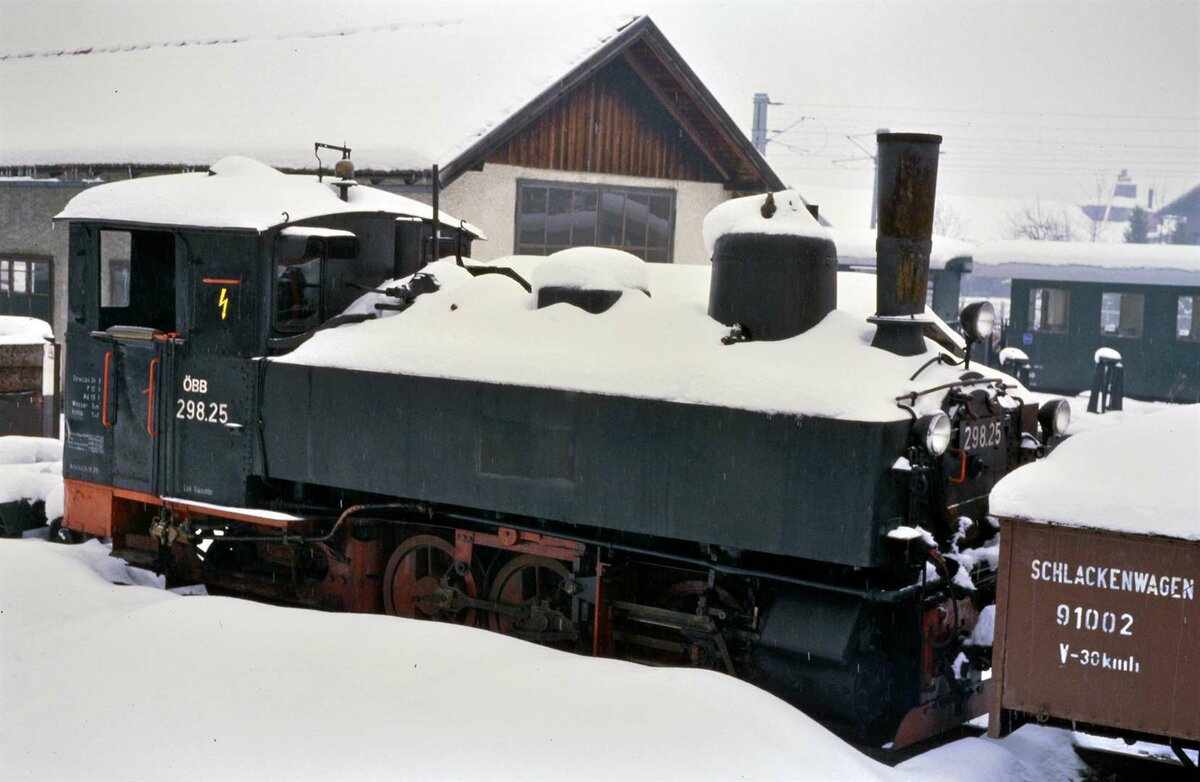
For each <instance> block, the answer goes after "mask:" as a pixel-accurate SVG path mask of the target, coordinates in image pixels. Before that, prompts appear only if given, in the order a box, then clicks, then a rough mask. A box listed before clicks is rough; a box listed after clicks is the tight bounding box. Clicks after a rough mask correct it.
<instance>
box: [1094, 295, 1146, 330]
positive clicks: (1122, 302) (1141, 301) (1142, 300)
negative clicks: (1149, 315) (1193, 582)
mask: <svg viewBox="0 0 1200 782" xmlns="http://www.w3.org/2000/svg"><path fill="white" fill-rule="evenodd" d="M1145 311H1146V297H1145V296H1143V295H1142V294H1140V293H1105V294H1102V295H1101V297H1100V331H1101V333H1102V334H1104V335H1105V336H1109V337H1140V336H1142V319H1143V316H1144V314H1145Z"/></svg>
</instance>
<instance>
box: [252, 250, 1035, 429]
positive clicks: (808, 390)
mask: <svg viewBox="0 0 1200 782" xmlns="http://www.w3.org/2000/svg"><path fill="white" fill-rule="evenodd" d="M544 260H545V259H542V258H530V257H522V256H516V257H512V258H504V259H500V260H498V261H495V262H494V263H495V264H496V265H503V266H511V267H513V268H514V269H516V270H517V271H518V272H519V273H520V274H522V275H523V276H524V277H526V278H527V279H529V278H530V277H531V276H533V271H534V269H535V268H536V266H537V265H538V264H539V263H541V262H543V261H544ZM426 271H427V272H429V273H431V274H433V275H435V276H436V277H437V278H438V280H439V281H440V282H441V284H442V288H441V290H439V291H437V292H435V293H431V294H426V295H423V296H421V297H419V298H418V299H417V300H416V302H415V303H414V304H413V305H412V307H410V308H409V309H408V310H406V311H404V312H403V313H400V314H398V315H395V316H392V317H386V318H383V319H378V320H371V321H367V322H364V323H359V324H354V325H347V326H340V327H338V328H334V329H330V330H327V331H322V332H318V333H317V334H315V335H314V336H313V337H312V338H311V339H310V340H309V341H308V342H306V343H305V344H303V345H301V346H300V347H299V348H297V349H296V350H295V351H294V352H292V353H290V354H288V355H286V356H283V357H281V358H278V359H274V360H276V361H281V362H285V363H293V364H307V365H314V366H326V367H341V368H345V369H354V370H362V371H368V372H397V373H405V374H413V375H420V376H425V377H439V378H455V379H462V380H475V381H485V382H493V383H500V384H512V385H528V386H533V387H541V388H557V389H563V390H575V391H583V392H590V393H598V394H610V395H617V396H630V397H640V398H652V399H664V400H670V401H676V402H686V403H695V404H705V405H720V406H728V407H735V408H741V409H748V410H759V411H765V412H785V413H793V414H809V415H821V416H828V417H833V418H844V419H850V420H859V421H894V420H905V419H907V418H908V413H906V412H905V411H903V410H901V409H900V408H899V407H897V406H896V401H895V397H897V396H899V395H901V394H904V393H907V392H909V391H913V390H922V389H927V388H931V387H933V386H937V385H940V384H942V383H947V382H952V381H953V380H955V379H957V377H958V375H960V374H961V373H962V369H961V368H958V369H953V368H950V367H946V366H943V365H940V364H937V365H934V366H930V367H928V368H927V369H925V370H924V371H923V372H922V373H921V374H920V376H919V377H918V378H917V380H916V381H913V382H910V381H909V380H908V378H909V377H910V376H911V375H913V373H914V372H916V371H917V369H918V368H919V367H920V366H921V365H922V364H924V363H925V362H927V361H928V360H929V359H930V358H932V357H933V356H934V355H936V351H937V350H938V348H937V346H936V345H935V344H934V343H932V342H929V343H928V346H929V352H928V353H927V354H925V355H921V356H910V357H901V356H896V355H893V354H891V353H888V352H886V351H883V350H879V349H876V348H872V347H871V346H870V340H871V337H872V335H873V334H874V330H875V328H874V326H871V325H870V324H868V323H867V322H866V317H867V316H868V315H869V314H871V310H873V305H874V287H875V280H874V277H872V276H870V275H865V274H855V273H846V274H841V275H839V285H840V286H842V290H841V292H840V294H839V295H840V297H841V300H842V301H843V306H846V302H849V303H850V305H851V306H852V307H854V309H849V310H847V309H841V310H835V311H833V312H832V313H830V314H829V315H828V316H827V317H826V318H825V319H824V320H823V321H822V322H821V323H819V324H818V325H817V326H815V327H814V328H812V329H811V330H809V331H808V332H805V333H804V334H801V335H799V336H797V337H793V338H791V339H786V340H781V341H778V342H748V343H742V344H737V345H731V346H726V345H722V344H721V337H723V336H726V335H727V334H728V333H729V329H728V328H727V327H725V326H722V325H721V324H720V323H717V322H716V321H715V320H712V319H711V318H709V317H708V314H707V307H708V287H709V269H708V267H706V266H700V265H678V266H677V265H666V264H653V263H650V264H646V271H647V272H648V279H649V288H650V296H646V295H644V294H642V293H640V292H633V291H630V292H626V293H625V294H624V295H623V296H622V297H621V299H620V300H619V301H618V302H617V303H616V304H615V305H614V306H613V307H612V308H611V309H609V310H608V311H607V312H604V313H602V314H599V315H593V314H589V313H587V312H584V311H583V310H581V309H579V308H577V307H574V306H572V305H570V304H555V305H553V306H549V307H545V308H543V309H535V308H534V307H533V297H532V296H531V295H530V294H528V293H526V292H525V291H524V290H523V289H522V288H521V287H520V286H519V285H517V284H516V283H515V282H513V281H512V280H510V279H507V278H505V277H502V276H500V275H494V274H489V275H481V276H479V277H472V276H471V275H470V274H468V273H467V272H465V271H464V270H462V269H460V268H458V267H456V266H455V265H454V264H453V262H449V261H439V262H438V263H435V264H431V265H430V266H428V267H427V268H426ZM379 300H381V299H380V297H378V295H377V294H368V295H367V296H365V297H363V298H362V299H360V300H359V301H358V302H356V303H355V304H354V305H353V306H351V307H350V309H349V310H348V312H372V311H373V310H374V302H375V301H379ZM863 302H870V305H869V306H863V304H861V303H863ZM989 374H991V373H989ZM995 374H997V376H998V377H1004V379H1005V380H1006V381H1007V382H1013V381H1011V379H1009V378H1007V377H1006V376H1002V375H999V374H998V373H995ZM940 402H941V394H940V393H938V394H929V395H926V396H923V397H921V399H920V401H919V403H918V409H919V410H920V411H921V412H925V411H928V410H932V409H934V408H936V407H937V406H938V405H939V404H940Z"/></svg>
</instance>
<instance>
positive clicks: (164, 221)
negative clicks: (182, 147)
mask: <svg viewBox="0 0 1200 782" xmlns="http://www.w3.org/2000/svg"><path fill="white" fill-rule="evenodd" d="M334 181H336V178H335V177H333V176H332V175H327V176H326V177H325V181H324V182H318V181H317V178H316V177H315V176H303V175H290V174H283V173H280V172H279V171H276V170H275V169H273V168H271V167H270V166H268V165H265V164H263V163H260V162H258V161H257V160H251V159H250V158H246V157H238V156H231V157H226V158H222V159H221V160H219V161H218V162H216V163H214V164H213V166H212V167H211V168H210V169H209V170H208V171H207V172H203V173H194V174H168V175H165V176H153V177H144V178H140V179H126V180H122V181H120V182H112V183H109V184H107V185H99V186H97V187H91V188H88V189H87V190H84V191H83V192H82V193H80V194H79V195H77V196H75V197H74V198H72V199H71V200H70V202H68V203H67V205H66V207H65V208H64V209H63V210H62V211H61V212H59V213H58V215H56V216H55V218H54V219H55V220H101V221H113V222H122V223H138V224H142V225H173V226H191V227H199V228H244V229H250V230H255V231H265V230H267V229H268V228H271V227H272V226H276V225H281V224H283V223H288V222H296V221H298V220H307V219H309V218H313V217H320V216H323V215H334V214H352V213H364V212H366V213H371V212H384V213H389V214H395V215H397V216H405V217H416V218H420V219H424V220H429V219H432V217H433V208H432V207H430V206H428V205H426V204H422V203H421V202H420V201H414V200H413V199H411V198H405V197H404V196H399V195H396V194H394V193H388V192H386V191H384V190H378V189H376V188H373V187H366V186H363V185H356V186H354V187H351V188H349V191H348V195H347V198H348V200H346V201H343V200H342V199H341V198H340V197H339V196H338V192H337V189H336V188H335V187H334V186H333V184H332V182H334ZM439 220H440V222H441V224H442V225H445V226H452V227H454V228H457V227H458V225H459V221H458V219H457V218H455V217H454V216H453V215H449V214H446V213H445V212H441V213H440V214H439ZM466 227H467V230H468V231H471V232H472V233H474V234H475V235H476V236H479V237H481V238H486V237H485V236H484V235H483V232H482V231H480V230H479V229H478V228H476V227H475V226H473V225H471V224H470V223H467V224H466Z"/></svg>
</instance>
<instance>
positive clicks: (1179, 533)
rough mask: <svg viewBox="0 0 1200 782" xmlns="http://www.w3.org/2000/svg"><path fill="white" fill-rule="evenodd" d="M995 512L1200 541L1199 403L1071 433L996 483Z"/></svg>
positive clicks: (1055, 522) (997, 513)
mask: <svg viewBox="0 0 1200 782" xmlns="http://www.w3.org/2000/svg"><path fill="white" fill-rule="evenodd" d="M991 512H992V513H994V514H996V515H999V516H1012V517H1017V518H1023V519H1030V520H1033V521H1044V522H1050V523H1054V524H1065V525H1069V526H1073V527H1093V528H1096V529H1105V530H1111V531H1113V532H1130V533H1135V534H1144V535H1165V536H1168V537H1173V538H1183V539H1185V540H1200V404H1192V405H1181V406H1179V407H1177V408H1173V409H1169V410H1165V411H1163V412H1161V413H1153V414H1151V415H1146V416H1140V417H1138V418H1134V419H1132V420H1130V421H1129V422H1122V423H1120V424H1116V425H1114V426H1108V427H1104V428H1102V429H1093V430H1090V431H1087V432H1084V433H1082V434H1078V435H1076V436H1074V437H1071V438H1069V439H1068V440H1067V441H1066V442H1064V443H1062V444H1061V445H1059V446H1058V447H1057V448H1056V449H1055V450H1054V451H1053V452H1052V453H1051V454H1050V455H1049V456H1048V457H1047V458H1045V459H1042V460H1041V461H1039V462H1036V463H1034V464H1029V465H1026V466H1024V467H1022V468H1021V469H1019V470H1015V471H1013V472H1012V473H1009V474H1008V475H1007V476H1006V477H1005V478H1004V479H1003V480H1001V481H1000V482H999V483H998V484H996V487H995V488H994V489H993V490H992V497H991Z"/></svg>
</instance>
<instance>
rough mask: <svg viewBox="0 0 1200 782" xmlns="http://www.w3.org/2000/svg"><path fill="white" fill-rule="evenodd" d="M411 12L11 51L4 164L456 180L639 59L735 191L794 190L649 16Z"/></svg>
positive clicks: (3, 74)
mask: <svg viewBox="0 0 1200 782" xmlns="http://www.w3.org/2000/svg"><path fill="white" fill-rule="evenodd" d="M405 14H406V20H405V21H404V22H402V23H398V24H393V25H387V26H382V27H372V28H364V29H357V30H346V31H338V32H333V33H318V34H305V35H292V36H281V37H269V38H246V39H218V40H209V41H178V42H170V43H156V44H143V45H134V46H124V47H123V46H116V47H108V48H105V49H85V50H78V51H67V52H41V53H26V54H22V53H18V54H3V55H0V106H5V107H10V108H9V109H7V110H5V111H3V112H0V139H2V140H3V141H2V143H0V166H30V165H41V166H56V165H122V166H124V165H139V166H140V165H144V166H163V165H169V166H197V167H204V166H207V165H208V164H209V163H210V162H212V161H213V160H217V159H219V158H221V157H224V156H225V155H229V154H239V155H245V156H248V157H253V158H255V159H257V160H261V161H263V162H264V163H266V164H268V165H270V166H273V167H276V168H284V169H292V170H303V169H310V170H311V169H314V168H316V163H317V161H316V159H315V158H314V156H313V152H312V150H313V147H312V144H313V142H314V141H326V142H332V143H343V142H344V143H347V144H349V146H351V147H352V148H353V150H354V152H353V159H354V161H355V164H356V165H357V167H358V170H359V171H378V172H404V171H420V172H423V171H428V170H429V169H430V168H431V167H432V165H433V164H438V165H439V166H440V167H441V170H442V171H443V172H444V173H443V176H442V177H441V178H442V182H443V183H447V182H449V181H451V180H452V179H454V178H455V177H456V176H457V175H458V174H459V173H461V172H462V171H465V170H467V169H469V168H470V167H472V166H474V165H478V164H479V163H480V162H481V161H482V160H483V158H484V157H485V156H486V154H487V152H488V151H489V150H491V149H494V148H495V147H496V146H497V145H499V144H501V143H503V141H504V140H505V139H506V138H507V137H509V136H511V135H512V134H513V133H514V132H516V130H518V129H519V128H520V127H523V126H524V125H525V124H527V123H529V122H530V121H532V120H533V119H534V118H535V117H536V116H537V114H538V113H539V112H540V111H542V110H544V109H545V108H547V107H548V106H550V105H551V104H552V103H553V102H554V100H555V99H556V98H558V97H559V96H561V95H563V94H564V93H565V92H566V91H568V90H570V89H571V87H572V86H575V85H576V84H578V83H579V82H580V81H581V80H582V79H585V78H587V76H589V75H590V74H592V73H593V72H595V70H597V69H598V68H600V67H602V66H603V65H604V64H605V63H607V62H609V61H611V60H612V59H613V58H615V57H626V58H627V59H628V60H629V61H630V63H631V64H633V65H634V66H635V69H637V70H638V72H639V73H640V74H641V75H642V76H643V78H645V79H646V80H647V83H648V84H649V85H650V87H651V89H652V90H653V91H655V92H656V94H657V95H658V97H659V98H660V100H663V102H664V105H665V106H666V108H667V109H668V110H669V111H670V112H671V113H672V115H674V116H675V118H676V119H677V121H679V122H680V125H681V127H683V129H684V130H685V131H686V132H687V133H688V135H689V136H691V137H692V140H693V141H696V142H697V143H698V145H700V146H701V149H702V150H703V151H704V152H705V154H706V155H708V156H709V158H710V160H711V161H712V162H713V163H714V166H715V167H716V168H717V169H718V170H720V171H722V172H723V173H725V174H726V175H727V181H729V182H741V181H745V182H748V183H750V182H752V183H756V184H757V185H760V186H761V185H763V184H765V185H766V186H768V187H771V188H773V189H778V188H779V187H782V185H781V183H780V182H779V180H778V177H776V176H775V174H774V172H772V171H771V169H770V167H769V166H768V165H767V164H766V162H765V161H764V160H763V159H762V157H761V156H760V155H758V153H757V152H756V151H755V150H754V149H753V147H752V146H751V145H750V142H749V140H747V139H746V137H745V136H744V134H742V133H741V131H740V130H739V129H738V128H737V126H736V124H735V123H734V122H733V121H732V120H731V119H730V118H729V116H728V114H726V112H725V111H724V110H723V109H722V108H721V107H720V105H719V104H718V103H717V102H716V100H715V99H714V98H713V96H712V95H711V94H710V93H709V92H708V90H707V89H706V88H705V87H704V86H703V85H702V84H701V83H700V81H699V79H697V78H696V76H695V74H694V73H692V71H691V69H690V68H688V66H687V65H686V64H685V63H684V62H683V60H682V58H680V57H679V55H678V53H677V52H676V51H675V50H674V48H673V47H671V45H670V44H669V43H668V42H667V41H666V39H665V38H664V37H663V35H662V33H661V32H660V31H659V30H658V28H657V27H656V26H655V25H654V24H653V23H652V22H651V21H650V19H649V18H647V17H636V18H634V17H612V16H608V15H606V16H603V17H597V16H595V15H594V14H593V15H589V13H588V12H586V11H585V12H578V11H577V10H575V9H572V11H571V13H570V23H569V24H559V23H556V20H555V19H552V18H547V14H546V12H545V11H544V10H531V9H511V8H497V9H496V10H494V11H490V12H486V11H482V10H480V9H477V8H473V9H472V10H471V11H470V13H469V14H467V13H464V12H463V11H462V10H461V9H456V8H454V7H453V6H449V7H448V6H444V5H443V6H436V7H427V6H422V5H418V4H412V3H410V4H406V5H405ZM557 21H563V20H562V19H559V20H557ZM12 107H20V109H19V110H12Z"/></svg>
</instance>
